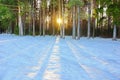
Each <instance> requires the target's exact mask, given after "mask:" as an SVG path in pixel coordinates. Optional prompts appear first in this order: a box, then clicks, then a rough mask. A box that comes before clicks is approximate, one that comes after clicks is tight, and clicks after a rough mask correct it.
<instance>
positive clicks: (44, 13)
mask: <svg viewBox="0 0 120 80" xmlns="http://www.w3.org/2000/svg"><path fill="white" fill-rule="evenodd" d="M43 36H45V10H44V9H43Z"/></svg>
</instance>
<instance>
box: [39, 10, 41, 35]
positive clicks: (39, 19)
mask: <svg viewBox="0 0 120 80" xmlns="http://www.w3.org/2000/svg"><path fill="white" fill-rule="evenodd" d="M39 35H41V10H39Z"/></svg>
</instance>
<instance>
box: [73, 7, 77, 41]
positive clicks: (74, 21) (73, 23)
mask: <svg viewBox="0 0 120 80" xmlns="http://www.w3.org/2000/svg"><path fill="white" fill-rule="evenodd" d="M75 33H76V32H75V6H73V27H72V38H73V39H75V38H76V36H75Z"/></svg>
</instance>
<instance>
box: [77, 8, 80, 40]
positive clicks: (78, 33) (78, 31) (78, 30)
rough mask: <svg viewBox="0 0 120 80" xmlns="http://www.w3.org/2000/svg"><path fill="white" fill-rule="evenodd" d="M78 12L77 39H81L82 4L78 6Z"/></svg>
mask: <svg viewBox="0 0 120 80" xmlns="http://www.w3.org/2000/svg"><path fill="white" fill-rule="evenodd" d="M77 12H78V14H77V15H78V28H77V39H80V6H77Z"/></svg>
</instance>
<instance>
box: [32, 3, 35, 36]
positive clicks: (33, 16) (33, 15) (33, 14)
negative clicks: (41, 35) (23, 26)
mask: <svg viewBox="0 0 120 80" xmlns="http://www.w3.org/2000/svg"><path fill="white" fill-rule="evenodd" d="M34 7H35V1H33V7H32V9H33V12H32V18H33V24H32V27H33V36H35V8H34Z"/></svg>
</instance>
